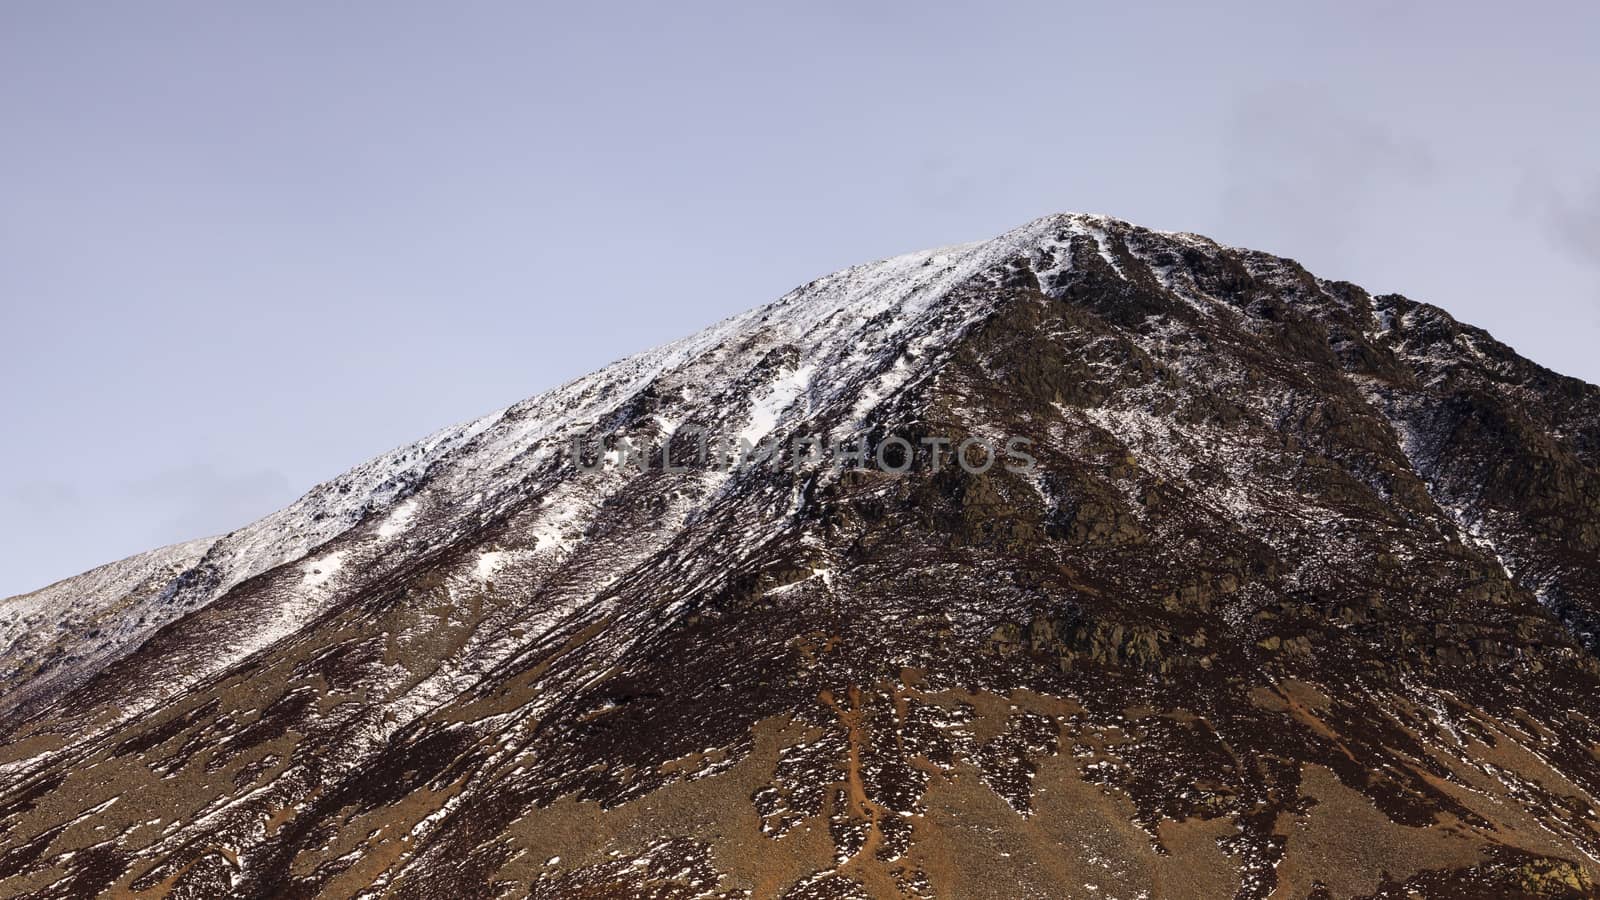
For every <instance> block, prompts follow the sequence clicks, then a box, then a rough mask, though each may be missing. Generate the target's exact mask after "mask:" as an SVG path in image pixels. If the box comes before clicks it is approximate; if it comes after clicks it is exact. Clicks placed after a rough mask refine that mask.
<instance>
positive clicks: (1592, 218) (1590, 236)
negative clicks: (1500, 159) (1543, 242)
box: [1534, 182, 1600, 266]
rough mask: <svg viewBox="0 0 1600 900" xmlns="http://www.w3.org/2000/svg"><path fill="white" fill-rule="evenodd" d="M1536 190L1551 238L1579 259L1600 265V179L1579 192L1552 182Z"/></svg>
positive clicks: (1544, 223) (1542, 218) (1537, 211)
mask: <svg viewBox="0 0 1600 900" xmlns="http://www.w3.org/2000/svg"><path fill="white" fill-rule="evenodd" d="M1534 190H1536V191H1537V192H1538V195H1537V199H1536V200H1535V203H1536V208H1535V211H1536V214H1537V215H1538V217H1539V219H1540V223H1541V224H1542V225H1543V227H1544V231H1545V234H1547V235H1548V236H1549V238H1550V240H1551V242H1552V243H1554V244H1555V246H1556V247H1557V248H1558V249H1560V250H1561V251H1562V252H1563V253H1566V254H1567V255H1569V256H1571V257H1572V258H1573V259H1576V260H1577V261H1578V262H1581V263H1585V264H1588V265H1592V266H1600V182H1596V183H1595V185H1594V187H1593V188H1591V189H1590V190H1589V192H1588V193H1587V194H1586V195H1585V194H1580V195H1578V196H1571V195H1569V194H1565V193H1563V192H1562V191H1560V190H1559V189H1557V188H1556V187H1555V186H1554V185H1550V184H1548V183H1546V184H1544V185H1542V186H1539V187H1535V188H1534Z"/></svg>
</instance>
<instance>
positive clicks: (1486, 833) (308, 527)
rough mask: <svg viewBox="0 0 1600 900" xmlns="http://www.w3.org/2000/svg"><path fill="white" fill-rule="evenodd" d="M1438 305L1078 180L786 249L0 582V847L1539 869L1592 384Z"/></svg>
mask: <svg viewBox="0 0 1600 900" xmlns="http://www.w3.org/2000/svg"><path fill="white" fill-rule="evenodd" d="M1431 309H1432V308H1430V307H1425V306H1422V305H1419V304H1415V303H1412V302H1411V301H1408V300H1404V299H1403V298H1398V297H1394V296H1392V295H1380V296H1377V297H1374V296H1372V295H1370V294H1368V293H1367V292H1366V291H1365V290H1363V289H1362V288H1360V287H1357V286H1355V285H1350V284H1347V283H1344V282H1338V281H1328V280H1323V279H1319V278H1317V277H1316V276H1314V275H1312V274H1311V273H1309V272H1307V271H1305V269H1304V268H1302V267H1301V266H1299V265H1298V264H1296V263H1294V262H1293V261H1291V260H1286V259H1282V258H1279V257H1274V256H1271V255H1270V254H1265V253H1259V252H1255V251H1248V250H1238V249H1234V248H1229V247H1224V246H1222V245H1219V244H1216V243H1215V242H1213V241H1210V240H1209V239H1206V238H1203V237H1199V236H1196V235H1189V234H1176V233H1163V232H1155V231H1149V230H1147V229H1143V228H1139V227H1137V226H1133V225H1130V224H1128V223H1125V222H1121V221H1119V220H1115V219H1111V218H1108V217H1104V216H1093V215H1084V214H1076V213H1063V214H1056V215H1051V216H1045V217H1042V218H1040V219H1036V220H1034V221H1032V222H1029V223H1026V224H1024V225H1022V226H1020V227H1018V228H1016V229H1013V230H1011V231H1008V232H1006V233H1005V234H1002V235H1000V236H998V237H995V238H992V239H990V240H987V241H980V242H975V243H968V244H961V245H957V246H953V247H946V248H941V249H936V250H928V251H921V252H917V253H911V254H906V255H902V256H897V257H893V258H890V259H885V260H880V261H878V262H874V263H869V264H866V265H861V266H855V267H851V268H848V269H844V270H842V271H839V272H836V273H833V274H830V275H827V276H824V277H822V278H818V279H816V280H813V281H811V282H808V283H807V284H805V285H801V286H800V287H798V288H795V289H794V290H792V291H790V292H789V293H787V294H785V295H784V296H782V297H780V298H779V299H777V300H776V301H773V302H772V303H769V304H767V305H764V306H760V307H757V308H755V309H752V310H750V311H748V312H745V313H742V314H740V315H737V316H734V317H732V318H729V319H726V320H724V321H722V322H720V323H717V324H715V325H713V326H711V327H710V328H707V329H705V330H703V331H700V332H698V333H696V334H693V335H691V336H689V337H687V338H684V339H681V340H679V341H675V342H672V343H670V344H666V345H664V346H662V347H659V348H656V349H654V350H650V351H647V352H645V353H641V354H638V355H635V356H632V357H628V358H626V359H623V360H620V361H618V362H616V363H614V364H612V365H610V366H607V367H605V368H603V369H601V370H600V371H597V372H595V373H592V374H590V375H587V376H584V377H582V378H579V379H576V380H574V381H572V382H569V383H568V384H565V385H562V386H560V387H558V388H556V389H554V390H551V391H548V392H545V393H542V394H540V395H538V396H535V397H532V398H530V399H528V400H525V401H522V402H520V403H517V404H515V405H512V406H510V407H507V408H506V409H503V410H499V411H497V412H495V413H492V414H490V415H487V416H484V417H481V418H479V419H475V420H473V421H470V422H468V423H465V424H462V425H459V426H455V427H452V428H448V429H445V430H443V431H440V432H438V433H436V434H434V435H432V436H430V437H428V438H426V439H424V440H422V441H419V442H417V443H415V444H412V445H409V446H406V447H402V448H399V449H397V450H394V451H392V452H390V453H387V454H384V455H383V456H381V457H379V458H378V459H375V460H373V461H371V462H368V463H366V464H364V465H362V466H359V467H357V468H355V469H352V470H351V471H350V472H348V473H346V474H344V475H341V476H340V477H338V478H336V479H333V480H332V481H330V482H328V483H326V484H323V485H319V486H317V487H316V488H314V489H313V490H312V491H311V492H309V493H308V494H307V495H306V496H305V497H303V498H301V499H300V500H299V501H297V502H296V503H295V504H293V505H291V506H290V507H288V508H286V509H284V510H281V511H279V512H277V513H274V514H273V515H271V516H268V517H267V518H265V519H263V520H261V521H259V522H256V523H253V524H251V525H249V526H246V527H244V528H241V529H239V530H237V531H234V532H232V533H230V534H228V535H224V536H222V537H221V538H218V539H216V540H215V541H206V542H200V543H197V544H194V545H186V546H184V547H182V548H174V549H172V550H170V551H162V552H158V553H155V554H152V555H149V556H147V557H139V558H135V559H133V560H129V561H125V562H124V563H122V564H118V565H116V566H113V567H108V568H107V569H106V570H96V572H91V573H88V574H86V575H84V576H80V577H79V579H73V580H69V581H67V582H63V583H62V584H60V585H57V586H53V587H52V588H51V589H50V590H49V591H46V592H39V593H38V594H34V595H29V596H28V597H24V598H20V599H19V598H14V599H13V600H10V601H6V604H7V606H8V611H9V610H16V611H19V612H20V614H19V615H18V616H16V617H15V620H16V621H18V622H19V623H20V627H17V628H14V629H12V630H11V631H9V632H4V633H0V637H4V638H5V639H7V640H9V641H10V644H9V648H8V651H7V659H8V660H10V661H12V665H11V667H10V669H9V670H8V671H7V672H6V673H5V674H4V679H3V680H0V698H3V699H0V709H3V710H5V712H4V719H3V720H0V724H3V729H4V731H5V734H6V741H5V747H6V749H5V750H4V751H0V840H3V841H4V842H5V843H6V844H7V845H9V847H10V849H9V850H8V851H6V852H5V855H0V870H3V872H4V874H6V875H7V876H10V877H11V878H13V879H14V880H13V881H11V882H8V884H15V885H20V887H18V888H16V892H18V893H29V892H32V893H35V894H37V895H39V896H46V895H49V894H48V891H52V890H54V891H55V892H56V894H57V895H60V894H62V892H63V891H65V892H66V895H82V896H90V895H93V894H95V893H97V892H101V891H112V892H115V891H145V890H153V889H155V888H156V887H163V889H164V890H172V891H174V892H187V895H200V896H220V895H223V894H231V895H235V896H254V897H275V896H285V895H313V894H321V895H327V896H353V895H358V894H360V893H361V892H362V891H370V892H373V893H377V892H388V893H393V894H395V895H398V896H414V897H423V896H437V895H443V894H446V893H473V892H479V891H482V890H484V889H485V888H484V886H485V885H495V886H496V887H494V888H493V890H494V891H501V892H507V891H512V892H514V891H522V892H524V893H528V894H530V895H533V896H544V897H565V896H657V895H659V896H673V897H706V898H713V897H715V898H723V897H748V896H762V897H776V896H782V897H788V898H810V897H819V898H820V897H862V896H868V897H879V896H915V897H934V896H939V897H987V896H1007V897H1010V896H1067V895H1073V894H1075V893H1076V892H1078V891H1079V890H1080V889H1081V888H1082V885H1084V884H1095V885H1097V886H1103V887H1104V888H1105V889H1106V890H1107V891H1108V892H1109V893H1115V894H1117V895H1119V896H1138V895H1140V894H1141V893H1142V894H1144V895H1155V894H1158V893H1159V894H1160V895H1162V896H1196V897H1210V896H1228V895H1232V896H1235V897H1241V898H1265V897H1267V896H1269V895H1273V894H1274V893H1275V892H1277V893H1282V894H1292V895H1295V896H1355V895H1362V894H1377V895H1382V896H1390V895H1394V896H1399V895H1405V894H1407V893H1408V892H1411V893H1420V894H1423V895H1431V896H1464V895H1470V894H1471V892H1472V891H1477V892H1478V893H1479V894H1480V895H1489V896H1501V895H1507V896H1508V895H1515V894H1516V893H1517V892H1518V891H1521V892H1523V893H1530V892H1531V893H1533V894H1536V895H1538V894H1539V893H1540V892H1544V894H1545V895H1552V896H1559V895H1561V893H1560V892H1561V891H1568V893H1569V894H1571V895H1574V896H1577V895H1581V894H1582V893H1583V892H1584V891H1588V890H1591V888H1590V887H1589V886H1590V885H1591V884H1592V879H1593V878H1594V876H1595V874H1596V868H1595V866H1596V860H1600V839H1597V838H1596V836H1595V835H1596V830H1595V827H1593V826H1594V825H1595V822H1596V814H1595V812H1594V810H1595V808H1596V807H1597V806H1600V762H1597V761H1596V759H1595V757H1594V755H1593V754H1592V753H1590V752H1589V751H1588V749H1587V748H1590V747H1593V746H1596V745H1597V744H1600V725H1597V724H1596V723H1600V709H1597V708H1596V706H1595V700H1594V698H1595V697H1596V696H1600V664H1597V662H1596V656H1595V654H1596V649H1597V647H1596V638H1595V635H1596V633H1597V627H1600V604H1597V601H1596V599H1595V598H1597V597H1600V565H1596V563H1595V560H1596V559H1600V529H1597V527H1596V525H1595V524H1594V523H1596V522H1597V521H1600V450H1597V448H1600V391H1597V390H1596V389H1595V388H1593V387H1591V386H1588V385H1583V384H1581V383H1578V382H1574V381H1572V380H1570V379H1561V378H1559V377H1558V376H1554V375H1553V374H1552V373H1549V372H1547V371H1545V370H1543V369H1541V368H1539V367H1538V366H1535V365H1533V364H1532V363H1529V362H1527V361H1526V360H1523V359H1521V358H1520V357H1517V356H1516V355H1515V353H1513V352H1511V351H1510V350H1509V348H1505V347H1504V346H1503V345H1500V344H1498V343H1497V342H1493V341H1492V339H1491V338H1489V337H1488V336H1487V335H1486V334H1485V333H1483V332H1481V331H1478V330H1476V329H1472V328H1470V327H1468V326H1463V325H1460V324H1459V323H1455V322H1454V321H1453V320H1450V319H1448V317H1445V316H1441V315H1434V314H1432V313H1431V312H1430V310H1431ZM693 434H712V435H717V436H720V437H721V438H723V439H724V443H722V444H720V445H718V446H719V448H720V449H722V450H728V449H729V448H730V447H731V448H733V449H735V450H736V451H737V452H734V453H727V452H723V453H705V454H699V453H697V452H695V451H696V450H697V449H698V448H697V447H696V445H695V444H694V443H693V441H691V440H689V439H688V438H686V437H685V436H687V435H693ZM807 438H826V439H828V440H830V441H833V442H834V443H833V444H832V447H833V449H834V450H835V451H838V450H839V448H840V447H841V446H844V447H846V448H847V449H846V450H845V451H844V452H834V453H833V455H832V456H828V457H815V458H814V457H811V456H805V457H801V456H798V455H790V453H789V450H791V449H793V448H794V445H795V444H796V443H797V442H799V441H801V440H804V439H807ZM1014 441H1020V442H1021V443H1016V444H1014V445H1013V443H1012V442H1014ZM895 442H898V443H895ZM892 443H893V444H895V446H897V447H899V448H900V452H899V453H898V455H894V456H892V457H884V456H880V455H878V453H876V452H874V451H875V450H881V448H883V447H885V446H889V445H890V444H892ZM969 446H976V447H980V448H981V447H987V448H989V449H990V450H991V455H992V456H998V455H999V453H998V451H1001V450H1003V449H1005V448H1007V447H1011V446H1015V447H1017V448H1021V449H1023V450H1024V451H1025V454H1026V460H1027V461H1028V464H1024V465H1007V464H1004V463H1008V462H1017V461H1019V460H1022V459H1023V456H1021V455H1019V456H1015V457H1010V458H1006V459H1003V460H1001V463H1002V464H992V463H993V460H991V464H990V465H987V466H981V467H980V466H974V465H969V464H967V463H969V462H970V460H968V459H967V458H966V457H964V456H961V455H959V454H961V453H962V452H964V451H962V450H961V449H960V448H963V447H969ZM586 448H587V450H586ZM639 448H642V450H639ZM761 448H767V449H772V448H783V449H776V450H774V452H771V453H765V452H762V451H761ZM856 451H859V453H858V454H857V453H856ZM751 456H758V457H762V458H761V459H760V460H759V462H760V463H761V464H752V461H751V459H750V458H749V457H751ZM172 785H182V789H181V790H174V789H173V788H172ZM47 795H48V796H49V797H51V798H53V799H52V800H50V801H49V802H45V801H43V800H41V798H43V797H45V796H47ZM124 798H135V799H131V800H130V799H124ZM146 798H149V799H148V800H146ZM153 804H160V805H161V808H160V810H159V811H158V810H155V809H153V808H152V805H153ZM157 816H159V818H157ZM90 820H93V825H92V826H91V825H90V824H89V822H90ZM152 820H153V821H156V822H158V823H159V824H161V825H162V828H161V830H160V831H156V830H155V829H153V828H150V827H147V826H148V825H149V823H150V822H151V821H152ZM1085 842H1087V843H1085ZM978 847H984V848H990V847H995V848H1004V849H1000V850H994V851H993V852H990V851H989V850H983V851H979V850H977V849H975V848H978ZM217 848H227V849H226V852H222V851H220V850H218V849H217ZM63 879H65V880H63ZM62 884H66V885H70V887H68V888H62V889H60V890H57V889H56V888H55V887H52V885H62ZM502 889H503V891H502Z"/></svg>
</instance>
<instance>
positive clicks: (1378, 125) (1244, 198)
mask: <svg viewBox="0 0 1600 900" xmlns="http://www.w3.org/2000/svg"><path fill="white" fill-rule="evenodd" d="M1229 124H1230V128H1229V132H1228V140H1227V142H1226V144H1225V149H1224V154H1225V155H1224V160H1223V163H1224V166H1225V169H1226V171H1225V178H1224V182H1223V198H1222V202H1223V210H1224V215H1225V216H1226V217H1227V218H1228V219H1229V220H1231V221H1232V223H1233V224H1234V226H1235V227H1236V228H1238V229H1239V230H1240V231H1241V233H1242V234H1243V236H1245V237H1250V238H1258V239H1259V236H1261V235H1263V234H1264V233H1271V234H1272V235H1274V236H1276V237H1277V240H1274V241H1269V242H1267V243H1268V245H1269V246H1280V247H1294V246H1307V247H1318V248H1322V249H1324V250H1325V251H1327V252H1333V253H1336V252H1337V251H1338V248H1340V247H1341V246H1342V245H1343V244H1344V243H1345V241H1346V240H1347V239H1348V238H1349V237H1350V236H1351V235H1352V234H1354V233H1355V232H1356V230H1357V229H1359V228H1360V227H1361V225H1362V222H1363V221H1364V219H1365V217H1366V216H1367V215H1368V214H1369V211H1368V203H1369V202H1370V201H1372V200H1374V199H1380V192H1381V191H1383V190H1384V189H1385V188H1387V187H1390V186H1393V185H1397V184H1399V185H1421V184H1425V183H1427V182H1428V181H1430V180H1431V179H1432V178H1433V176H1434V173H1435V169H1436V162H1435V159H1434V155H1433V153H1432V152H1431V151H1430V149H1429V148H1428V147H1427V146H1426V145H1425V144H1423V143H1422V142H1420V141H1418V140H1416V139H1414V138H1412V137H1410V136H1408V135H1406V134H1404V133H1403V132H1401V131H1399V130H1397V129H1395V128H1393V127H1391V126H1390V125H1388V124H1387V123H1385V122H1384V121H1382V120H1380V119H1377V118H1374V117H1372V116H1370V115H1367V114H1365V113H1363V112H1361V111H1357V110H1353V109H1351V108H1349V107H1347V106H1345V105H1343V104H1341V103H1339V102H1337V101H1336V100H1335V99H1334V98H1333V97H1331V96H1330V95H1328V94H1327V93H1326V92H1324V91H1323V90H1321V89H1319V88H1315V87H1311V86H1291V85H1284V86H1280V87H1277V88H1273V89H1271V90H1267V91H1263V92H1260V93H1256V94H1252V95H1249V96H1246V97H1243V98H1241V99H1240V100H1239V101H1238V103H1237V104H1236V105H1235V108H1234V112H1233V116H1232V119H1231V122H1230V123H1229Z"/></svg>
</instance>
